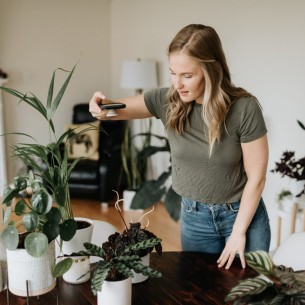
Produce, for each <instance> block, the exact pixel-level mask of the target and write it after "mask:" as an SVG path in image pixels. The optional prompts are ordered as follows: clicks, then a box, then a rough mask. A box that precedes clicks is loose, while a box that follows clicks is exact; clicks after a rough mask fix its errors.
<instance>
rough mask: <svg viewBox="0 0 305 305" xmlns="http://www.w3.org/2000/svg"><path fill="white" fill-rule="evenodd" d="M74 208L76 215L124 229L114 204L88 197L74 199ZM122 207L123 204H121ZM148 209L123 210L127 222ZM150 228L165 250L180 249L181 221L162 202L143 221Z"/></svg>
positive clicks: (135, 218)
mask: <svg viewBox="0 0 305 305" xmlns="http://www.w3.org/2000/svg"><path fill="white" fill-rule="evenodd" d="M71 202H72V209H73V213H74V216H78V217H87V218H91V219H98V220H104V221H107V222H109V223H111V224H113V225H114V226H115V227H116V228H117V229H118V231H119V232H122V231H123V230H124V223H123V221H122V219H121V217H120V215H119V213H118V212H117V210H116V209H115V208H114V204H110V205H109V206H108V208H107V207H106V208H104V207H103V206H102V205H101V204H100V202H99V201H94V200H86V199H84V200H83V199H82V200H81V199H72V200H71ZM121 209H122V206H121ZM147 211H149V209H148V210H144V211H143V212H139V211H122V215H123V218H124V220H125V222H126V223H127V225H128V223H129V222H131V221H132V222H136V221H139V219H140V218H141V216H142V215H143V214H144V213H146V212H147ZM146 218H147V219H148V220H149V225H148V228H147V229H148V230H149V231H151V232H153V233H154V234H155V235H156V236H157V237H159V238H161V239H162V248H163V251H180V250H181V242H180V221H178V222H175V221H174V220H172V219H171V218H170V216H169V215H168V213H167V211H166V210H165V208H164V206H163V204H162V203H158V204H156V205H155V206H154V211H153V212H151V213H150V214H148V215H147V217H145V218H144V219H143V220H142V221H141V224H142V226H146V225H147V220H146Z"/></svg>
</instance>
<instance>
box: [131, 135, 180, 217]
mask: <svg viewBox="0 0 305 305" xmlns="http://www.w3.org/2000/svg"><path fill="white" fill-rule="evenodd" d="M137 136H147V134H145V133H144V134H143V133H141V134H138V135H135V137H137ZM150 137H154V138H156V139H158V140H159V141H160V142H162V143H163V145H160V146H152V145H150V144H147V145H146V146H144V147H143V148H142V150H141V151H139V152H138V153H137V158H136V160H137V164H138V165H141V164H142V165H143V164H145V165H146V164H147V162H148V159H149V158H150V157H151V156H152V155H154V154H156V153H158V152H168V153H170V146H169V142H168V139H167V138H166V137H162V136H159V135H155V134H150ZM137 168H138V171H140V172H142V173H144V174H146V170H145V171H143V167H141V166H138V167H137ZM171 175H172V168H171V166H170V167H169V168H168V169H167V171H165V172H163V173H162V174H160V176H159V177H158V178H157V179H152V180H147V179H146V178H145V176H144V177H142V179H141V183H140V184H139V186H138V188H137V189H136V194H135V196H134V198H133V200H132V203H131V208H132V209H146V208H149V207H151V206H153V205H154V204H156V203H157V202H159V201H160V200H161V199H162V198H164V199H163V200H164V205H165V208H166V210H167V212H168V213H169V215H170V216H171V217H172V218H173V219H174V220H175V221H177V220H178V219H179V218H180V202H181V197H180V196H179V195H178V194H177V193H176V192H175V191H174V190H173V189H172V187H171V185H170V184H169V180H170V178H171Z"/></svg>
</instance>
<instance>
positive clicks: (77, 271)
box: [63, 256, 90, 284]
mask: <svg viewBox="0 0 305 305" xmlns="http://www.w3.org/2000/svg"><path fill="white" fill-rule="evenodd" d="M72 259H73V264H72V266H71V268H70V269H69V271H67V272H66V273H64V275H63V279H64V280H65V281H66V282H67V283H70V284H80V283H84V282H87V281H88V280H90V258H89V256H76V257H72Z"/></svg>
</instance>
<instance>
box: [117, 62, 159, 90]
mask: <svg viewBox="0 0 305 305" xmlns="http://www.w3.org/2000/svg"><path fill="white" fill-rule="evenodd" d="M121 87H122V88H126V89H144V88H145V89H146V88H147V89H148V88H156V87H157V65H156V62H155V61H153V60H126V61H124V62H123V66H122V76H121Z"/></svg>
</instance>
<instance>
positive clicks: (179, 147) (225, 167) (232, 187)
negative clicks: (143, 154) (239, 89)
mask: <svg viewBox="0 0 305 305" xmlns="http://www.w3.org/2000/svg"><path fill="white" fill-rule="evenodd" d="M167 91H168V88H161V89H156V90H152V91H149V92H146V93H145V95H144V99H145V104H146V106H147V109H148V110H149V112H150V113H151V114H152V115H154V116H155V117H156V118H158V119H161V121H162V122H163V124H164V125H165V124H166V109H167V100H166V93H167ZM225 125H226V130H225V131H223V132H222V135H221V140H220V141H219V143H218V142H216V143H215V145H214V147H213V151H212V156H211V157H209V143H208V137H207V127H206V124H205V123H204V121H203V118H202V105H201V104H197V103H196V102H193V109H192V111H191V114H190V127H187V128H186V130H185V132H184V133H183V135H179V134H178V133H177V132H176V131H174V130H172V129H167V130H166V133H167V136H168V140H169V143H170V148H171V157H172V159H171V161H172V179H173V182H172V183H173V189H174V190H175V191H176V193H177V194H179V195H181V196H184V197H187V198H190V199H193V200H195V201H200V202H205V203H211V204H214V203H231V202H235V201H238V200H240V198H241V195H242V192H243V189H244V186H245V184H246V182H247V176H246V173H245V169H244V166H243V160H242V150H241V143H247V142H251V141H254V140H256V139H258V138H260V137H262V136H263V135H264V134H266V132H267V129H266V126H265V122H264V118H263V114H262V111H261V108H260V106H259V104H258V102H257V100H256V99H255V98H254V97H243V98H240V99H238V100H236V101H235V102H234V103H233V104H232V106H231V108H230V110H229V112H228V114H227V116H226V120H225Z"/></svg>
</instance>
